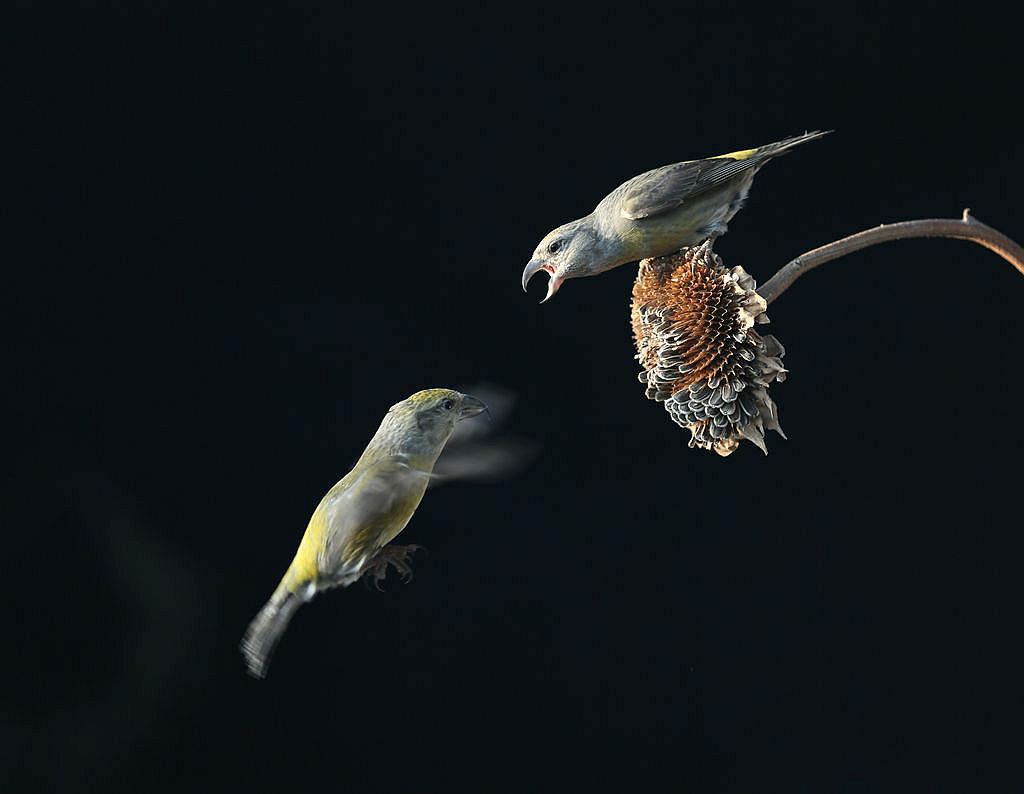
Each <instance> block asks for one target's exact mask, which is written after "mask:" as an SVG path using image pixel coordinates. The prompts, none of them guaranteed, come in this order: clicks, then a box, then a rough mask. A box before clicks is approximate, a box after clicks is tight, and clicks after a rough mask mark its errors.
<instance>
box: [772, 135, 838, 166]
mask: <svg viewBox="0 0 1024 794" xmlns="http://www.w3.org/2000/svg"><path fill="white" fill-rule="evenodd" d="M832 132H835V130H815V131H814V132H805V133H804V134H803V135H794V136H793V137H792V138H785V139H783V140H781V141H776V142H775V143H769V144H768V145H767V146H762V147H761V148H760V149H758V150H757V157H759V158H765V159H767V158H768V157H778V156H779V155H780V154H786V153H787V152H788V151H789V150H790V149H795V148H796V147H797V146H802V145H803V144H805V143H810V142H811V141H816V140H818V138H824V137H825V136H826V135H828V134H830V133H832Z"/></svg>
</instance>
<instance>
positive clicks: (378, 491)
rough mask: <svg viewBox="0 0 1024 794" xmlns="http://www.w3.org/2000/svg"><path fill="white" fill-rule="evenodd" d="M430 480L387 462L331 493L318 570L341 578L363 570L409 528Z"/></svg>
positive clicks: (417, 471) (326, 505)
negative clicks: (373, 557)
mask: <svg viewBox="0 0 1024 794" xmlns="http://www.w3.org/2000/svg"><path fill="white" fill-rule="evenodd" d="M346 479H347V478H346ZM429 479H430V473H429V472H424V471H421V470H420V469H416V468H413V467H411V466H409V465H407V464H405V463H403V462H401V461H398V460H395V459H386V460H382V461H378V462H376V463H373V464H370V465H369V466H367V468H366V470H365V471H363V472H361V473H360V474H359V476H358V477H356V478H355V479H354V480H352V481H351V482H350V483H346V484H345V485H344V487H338V486H336V487H335V488H334V489H332V491H331V493H329V494H328V495H327V497H326V498H325V499H324V503H323V505H322V508H323V510H324V522H325V524H326V531H325V533H324V540H323V545H322V546H321V549H320V553H319V555H318V565H317V567H318V568H319V570H320V571H321V572H322V573H327V574H339V575H343V574H346V573H349V572H351V573H356V572H358V570H359V568H360V566H361V565H362V564H363V563H364V562H366V561H367V560H368V559H369V557H370V556H372V554H373V553H374V552H375V551H376V550H377V549H378V548H380V547H381V546H383V545H384V544H385V543H387V542H388V541H390V540H391V539H392V538H393V537H394V536H395V535H396V534H398V532H399V531H401V529H402V527H404V526H405V524H406V522H407V521H408V520H409V518H410V517H411V516H412V514H413V512H414V511H415V510H416V507H417V506H418V505H419V503H420V499H422V498H423V492H424V491H425V490H426V487H427V482H428V480H429ZM343 482H344V481H343ZM338 485H339V486H341V485H342V483H339V484H338Z"/></svg>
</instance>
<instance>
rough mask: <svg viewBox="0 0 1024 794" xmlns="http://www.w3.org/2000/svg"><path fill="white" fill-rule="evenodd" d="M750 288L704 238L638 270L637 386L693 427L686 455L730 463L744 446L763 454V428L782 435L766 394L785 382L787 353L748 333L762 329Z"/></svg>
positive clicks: (761, 310) (763, 319)
mask: <svg viewBox="0 0 1024 794" xmlns="http://www.w3.org/2000/svg"><path fill="white" fill-rule="evenodd" d="M756 286H757V285H756V284H755V283H754V279H753V278H752V277H751V276H750V275H749V274H748V273H747V272H746V271H744V270H743V268H742V267H734V268H731V269H729V268H726V267H725V265H723V264H722V260H721V258H720V257H719V256H718V255H717V254H715V253H714V251H712V250H711V241H710V240H708V241H706V242H704V243H703V244H702V245H700V246H698V247H696V248H685V249H683V250H682V251H679V252H678V253H675V254H671V255H669V256H662V257H657V258H654V259H644V260H643V261H642V262H641V263H640V270H639V272H638V273H637V278H636V283H634V284H633V306H632V322H633V336H634V338H635V339H636V350H637V355H636V357H637V359H638V360H639V361H640V364H641V366H642V367H643V368H644V371H643V372H641V373H640V382H641V383H644V384H645V385H646V386H647V397H648V398H649V399H651V400H657V401H658V402H663V403H665V409H666V410H667V411H668V412H669V415H670V416H671V417H672V419H673V420H675V422H676V423H677V424H679V425H681V426H682V427H685V428H687V429H689V431H690V434H691V438H690V446H691V447H700V448H701V449H713V450H714V451H715V452H717V453H718V454H719V455H729V454H731V453H732V452H733V451H734V450H735V449H736V447H738V446H739V442H740V440H742V439H744V438H745V439H747V440H748V441H751V442H752V443H754V444H756V445H757V446H758V447H759V448H760V449H761V450H762V451H763V452H764V453H765V454H767V453H768V448H767V447H766V446H765V440H764V434H765V430H766V429H770V430H774V431H776V432H777V433H778V434H779V435H781V436H782V437H783V438H785V437H786V436H785V434H784V433H783V432H782V428H780V427H779V414H778V410H777V409H776V407H775V403H774V402H772V399H771V397H769V396H768V387H769V386H770V385H771V383H772V381H775V380H778V381H782V380H785V378H786V370H785V369H784V368H783V366H782V357H783V355H784V354H785V350H784V349H783V347H782V345H781V344H779V341H778V340H777V339H776V338H775V337H774V336H769V335H764V336H762V335H761V334H758V333H757V332H756V331H754V329H753V326H754V324H755V323H767V322H768V316H767V315H766V314H765V309H766V308H767V304H766V303H765V300H764V298H762V297H761V296H760V295H758V294H757V293H756V292H755V291H754V289H755V287H756Z"/></svg>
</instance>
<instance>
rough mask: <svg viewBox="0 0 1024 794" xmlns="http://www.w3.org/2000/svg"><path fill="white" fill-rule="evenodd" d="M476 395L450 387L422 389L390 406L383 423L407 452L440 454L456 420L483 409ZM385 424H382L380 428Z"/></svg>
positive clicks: (458, 420) (485, 407)
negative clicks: (391, 430) (399, 440)
mask: <svg viewBox="0 0 1024 794" xmlns="http://www.w3.org/2000/svg"><path fill="white" fill-rule="evenodd" d="M486 410H487V406H486V405H484V403H483V402H482V401H481V400H478V399H477V398H476V397H472V396H470V395H468V394H462V393H461V392H457V391H455V390H453V389H424V390H423V391H418V392H416V393H415V394H413V395H412V396H411V397H407V398H406V399H404V400H402V401H401V402H400V403H396V404H395V405H392V406H391V410H390V411H388V415H387V417H385V419H384V423H385V425H390V426H391V428H392V429H393V431H394V432H395V434H396V435H397V436H398V437H399V438H400V439H401V447H402V451H403V452H406V453H409V454H431V453H434V451H435V450H436V453H437V454H439V453H440V451H441V449H442V448H443V447H444V445H445V443H446V442H447V441H448V438H449V437H450V436H451V434H452V432H453V431H454V430H455V425H456V423H457V422H460V421H462V420H463V419H468V418H469V417H471V416H476V415H477V414H479V413H481V412H483V411H486ZM383 428H384V426H383V425H382V429H383Z"/></svg>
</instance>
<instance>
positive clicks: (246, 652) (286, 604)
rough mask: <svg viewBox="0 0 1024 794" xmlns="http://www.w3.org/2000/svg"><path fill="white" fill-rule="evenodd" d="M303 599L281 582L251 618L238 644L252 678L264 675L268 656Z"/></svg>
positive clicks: (268, 661) (268, 662) (267, 664)
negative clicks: (240, 642)
mask: <svg viewBox="0 0 1024 794" xmlns="http://www.w3.org/2000/svg"><path fill="white" fill-rule="evenodd" d="M303 600H304V599H303V598H302V597H301V596H300V595H299V594H298V593H294V592H291V591H290V590H289V589H287V588H286V587H285V586H284V584H283V583H282V584H281V586H280V587H278V588H277V590H275V591H274V595H272V596H271V597H270V600H269V601H268V602H267V603H266V604H264V606H263V609H261V610H260V611H259V614H257V615H256V617H255V618H253V620H252V623H250V624H249V628H247V629H246V630H245V636H244V637H242V644H241V646H240V647H241V650H242V656H244V657H245V666H246V667H247V668H248V670H249V675H251V676H253V677H254V678H263V677H264V676H266V674H267V667H268V666H269V664H270V656H271V654H273V652H274V648H275V647H276V646H277V642H278V640H280V639H281V635H282V634H284V630H285V629H286V628H288V621H290V620H291V619H292V615H293V614H294V613H295V610H296V609H298V608H299V605H300V604H302V602H303Z"/></svg>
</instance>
